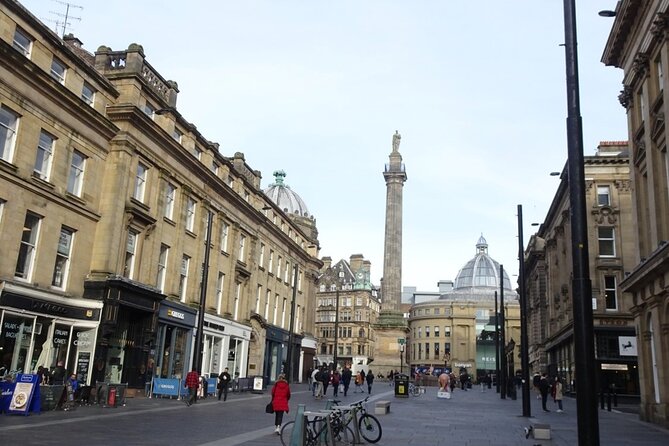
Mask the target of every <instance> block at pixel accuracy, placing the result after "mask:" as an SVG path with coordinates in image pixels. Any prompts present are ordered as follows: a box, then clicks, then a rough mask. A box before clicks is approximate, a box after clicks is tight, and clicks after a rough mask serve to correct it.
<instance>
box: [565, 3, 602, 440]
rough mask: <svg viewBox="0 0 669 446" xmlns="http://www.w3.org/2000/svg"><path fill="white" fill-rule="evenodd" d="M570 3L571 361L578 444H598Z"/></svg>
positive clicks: (569, 6) (567, 20) (573, 22)
mask: <svg viewBox="0 0 669 446" xmlns="http://www.w3.org/2000/svg"><path fill="white" fill-rule="evenodd" d="M575 3H576V2H575V0H564V34H565V59H566V74H567V151H568V157H567V158H568V160H567V164H568V167H569V171H568V182H569V183H568V184H569V204H570V208H571V256H572V270H573V276H572V277H573V279H572V296H573V302H572V304H573V313H574V359H575V363H576V367H575V373H576V385H577V388H576V414H577V417H576V418H577V420H578V444H579V445H581V446H586V445H587V446H599V419H598V414H597V389H596V386H593V385H592V383H594V382H595V378H596V373H595V342H594V330H593V326H592V288H591V283H590V271H589V265H588V261H589V255H588V230H587V229H588V228H587V213H586V205H585V178H584V177H585V172H584V167H583V129H582V127H581V124H582V123H581V110H580V104H579V101H580V100H579V87H578V56H577V51H576V5H575Z"/></svg>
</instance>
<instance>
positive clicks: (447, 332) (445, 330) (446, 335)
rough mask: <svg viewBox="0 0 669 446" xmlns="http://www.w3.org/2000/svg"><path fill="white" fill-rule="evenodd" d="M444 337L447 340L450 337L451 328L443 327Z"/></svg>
mask: <svg viewBox="0 0 669 446" xmlns="http://www.w3.org/2000/svg"><path fill="white" fill-rule="evenodd" d="M444 336H445V337H447V338H448V337H450V336H451V327H444Z"/></svg>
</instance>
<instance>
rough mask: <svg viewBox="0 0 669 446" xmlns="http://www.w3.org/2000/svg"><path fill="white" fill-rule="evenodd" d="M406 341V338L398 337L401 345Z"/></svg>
mask: <svg viewBox="0 0 669 446" xmlns="http://www.w3.org/2000/svg"><path fill="white" fill-rule="evenodd" d="M405 342H406V339H404V338H397V343H398V344H400V345H404V343H405Z"/></svg>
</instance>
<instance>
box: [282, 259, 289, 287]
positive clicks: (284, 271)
mask: <svg viewBox="0 0 669 446" xmlns="http://www.w3.org/2000/svg"><path fill="white" fill-rule="evenodd" d="M289 273H290V262H289V261H288V260H286V268H285V269H284V270H283V281H284V282H286V283H288V274H289Z"/></svg>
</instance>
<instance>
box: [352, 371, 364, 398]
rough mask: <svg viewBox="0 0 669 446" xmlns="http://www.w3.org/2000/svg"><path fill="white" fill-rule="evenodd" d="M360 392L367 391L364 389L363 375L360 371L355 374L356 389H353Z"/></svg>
mask: <svg viewBox="0 0 669 446" xmlns="http://www.w3.org/2000/svg"><path fill="white" fill-rule="evenodd" d="M358 392H361V393H365V392H364V391H363V390H362V375H361V374H360V372H358V373H356V374H355V390H354V391H353V393H358Z"/></svg>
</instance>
